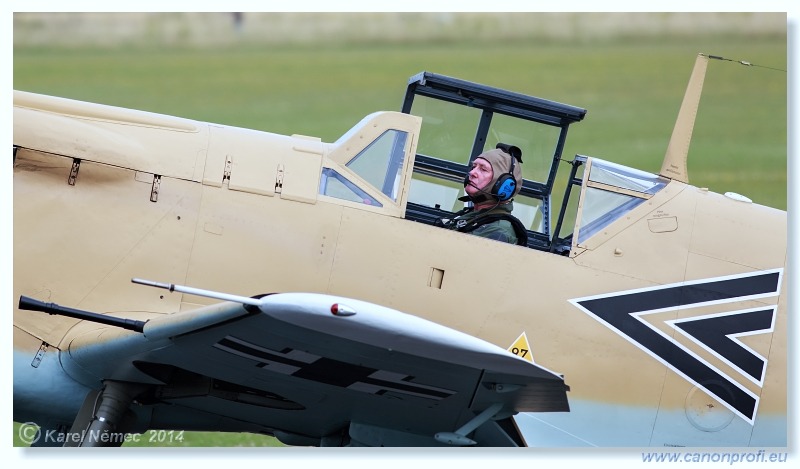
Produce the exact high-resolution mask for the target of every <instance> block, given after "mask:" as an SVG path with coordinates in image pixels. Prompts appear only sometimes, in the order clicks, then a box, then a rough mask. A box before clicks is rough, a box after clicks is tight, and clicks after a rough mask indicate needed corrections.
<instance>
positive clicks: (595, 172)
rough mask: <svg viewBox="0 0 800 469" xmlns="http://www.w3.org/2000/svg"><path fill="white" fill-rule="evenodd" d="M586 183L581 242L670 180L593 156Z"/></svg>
mask: <svg viewBox="0 0 800 469" xmlns="http://www.w3.org/2000/svg"><path fill="white" fill-rule="evenodd" d="M590 161H591V166H590V169H589V174H588V177H587V179H586V183H585V186H586V187H585V189H584V190H585V192H584V194H583V203H582V210H581V213H580V221H579V223H578V230H577V231H578V243H582V242H584V241H586V240H587V239H589V238H590V237H591V236H592V235H594V234H595V233H597V232H598V231H600V230H602V229H603V228H605V227H606V226H608V225H609V224H611V223H612V222H613V221H615V220H617V219H619V218H620V217H622V216H624V215H625V214H626V213H628V212H630V211H631V210H633V209H634V208H635V207H637V206H639V205H640V204H642V203H643V202H644V201H646V200H648V199H649V198H650V197H652V196H653V194H655V193H656V192H658V191H660V190H661V189H663V188H664V186H666V185H667V182H669V181H668V180H667V179H665V178H663V177H661V176H657V175H655V174H651V173H647V172H644V171H639V170H636V169H632V168H628V167H625V166H621V165H618V164H614V163H611V162H608V161H604V160H599V159H596V158H593V159H591V160H590Z"/></svg>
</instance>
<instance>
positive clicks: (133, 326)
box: [19, 295, 145, 332]
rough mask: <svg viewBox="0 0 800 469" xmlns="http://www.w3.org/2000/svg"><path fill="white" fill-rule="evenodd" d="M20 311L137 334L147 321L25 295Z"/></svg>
mask: <svg viewBox="0 0 800 469" xmlns="http://www.w3.org/2000/svg"><path fill="white" fill-rule="evenodd" d="M19 309H24V310H26V311H40V312H42V313H47V314H54V315H58V316H67V317H70V318H75V319H81V320H84V321H91V322H97V323H100V324H106V325H109V326H115V327H121V328H123V329H128V330H131V331H136V332H142V331H143V330H144V324H145V321H137V320H135V319H124V318H118V317H114V316H106V315H104V314H97V313H92V312H90V311H83V310H80V309H74V308H68V307H66V306H60V305H57V304H55V303H47V302H44V301H40V300H37V299H35V298H31V297H28V296H24V295H23V296H20V297H19Z"/></svg>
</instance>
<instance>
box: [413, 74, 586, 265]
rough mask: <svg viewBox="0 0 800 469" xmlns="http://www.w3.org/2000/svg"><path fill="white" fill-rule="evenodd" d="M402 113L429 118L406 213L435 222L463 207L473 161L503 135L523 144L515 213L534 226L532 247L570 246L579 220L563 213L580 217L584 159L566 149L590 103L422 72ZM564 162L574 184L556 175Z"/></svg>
mask: <svg viewBox="0 0 800 469" xmlns="http://www.w3.org/2000/svg"><path fill="white" fill-rule="evenodd" d="M402 112H404V113H408V114H413V115H416V116H419V117H422V129H421V134H420V137H419V142H418V144H417V154H416V156H415V161H414V171H413V176H412V181H411V187H410V191H409V198H408V204H407V206H406V214H405V217H406V218H407V219H411V220H415V221H418V222H423V223H428V224H434V223H435V222H436V220H438V219H440V218H446V217H448V216H450V215H452V214H453V213H454V212H457V211H458V210H460V209H461V208H463V202H461V201H459V200H458V198H459V197H460V196H462V195H464V193H463V189H464V187H463V180H464V176H465V175H466V174H467V172H468V171H469V168H470V167H471V164H472V161H473V160H474V158H475V157H476V156H478V155H479V154H481V153H482V152H484V151H485V150H488V149H491V148H494V147H495V145H496V144H497V143H500V142H502V143H506V144H510V145H515V146H517V147H519V148H520V149H522V161H523V164H522V168H523V178H524V182H523V187H522V190H521V191H520V193H519V194H518V195H517V196H516V197H515V198H514V212H513V213H514V215H515V216H516V217H517V218H519V219H520V220H521V221H522V223H523V225H524V226H525V227H526V228H527V229H528V247H531V248H534V249H540V250H545V251H551V252H557V253H560V254H566V253H568V252H569V249H570V246H571V243H572V227H571V226H570V227H569V228H567V226H566V225H567V224H565V223H564V220H565V217H569V216H571V217H572V218H573V219H574V216H575V214H574V211H575V205H576V203H577V195H574V194H572V192H574V191H575V187H578V190H579V189H580V176H581V175H582V171H583V170H584V169H583V165H584V164H583V163H584V162H585V158H576V159H575V160H573V161H565V160H562V157H561V153H562V151H563V149H564V143H565V141H566V138H567V132H568V130H569V127H570V125H571V124H573V123H576V122H579V121H581V120H582V119H583V118H584V116H585V115H586V110H585V109H581V108H578V107H574V106H570V105H566V104H562V103H558V102H555V101H549V100H546V99H541V98H536V97H532V96H527V95H523V94H519V93H514V92H510V91H506V90H502V89H498V88H493V87H489V86H485V85H481V84H477V83H472V82H468V81H464V80H460V79H455V78H451V77H447V76H443V75H438V74H434V73H430V72H422V73H419V74H417V75H415V76H413V77H411V78H410V79H409V82H408V87H407V90H406V95H405V99H404V101H403V105H402ZM559 162H563V163H569V164H571V165H572V168H571V170H570V175H569V179H568V181H569V183H566V184H565V182H564V181H563V180H562V181H560V182H559V183H557V182H556V174H557V172H558V169H559ZM576 181H577V182H578V185H577V186H576V185H575V182H576ZM557 184H560V187H563V188H564V192H561V191H559V190H557V189H556V188H557V187H559V186H557ZM554 196H556V199H557V202H558V203H557V204H554V200H553V199H554ZM570 200H572V202H571V203H570ZM554 207H558V208H559V211H558V212H555V211H554ZM570 210H571V211H572V213H571V215H570ZM588 229H589V228H587V230H588Z"/></svg>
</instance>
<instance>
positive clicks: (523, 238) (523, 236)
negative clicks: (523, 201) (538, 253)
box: [456, 213, 528, 246]
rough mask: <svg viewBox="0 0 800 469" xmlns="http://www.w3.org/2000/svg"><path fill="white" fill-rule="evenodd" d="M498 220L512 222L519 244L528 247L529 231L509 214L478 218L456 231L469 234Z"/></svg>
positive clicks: (495, 214)
mask: <svg viewBox="0 0 800 469" xmlns="http://www.w3.org/2000/svg"><path fill="white" fill-rule="evenodd" d="M498 220H508V221H509V222H511V226H513V227H514V234H516V235H517V244H518V245H520V246H527V245H528V230H526V229H525V226H523V224H522V222H521V221H519V220H518V219H517V218H516V217H515V216H513V215H509V214H507V213H494V214H488V215H484V216H482V217H478V218H477V219H475V220H473V221H471V222H469V223H467V224H466V225H464V226H462V227H460V228H456V230H458V231H460V232H462V233H469V232H470V231H473V230H476V229H478V228H479V227H481V226H483V225H485V224H487V223H492V222H495V221H498Z"/></svg>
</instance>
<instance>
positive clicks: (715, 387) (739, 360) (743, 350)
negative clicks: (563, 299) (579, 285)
mask: <svg viewBox="0 0 800 469" xmlns="http://www.w3.org/2000/svg"><path fill="white" fill-rule="evenodd" d="M782 275H783V270H782V269H776V270H769V271H760V272H755V273H748V274H741V275H733V276H726V277H717V278H710V279H704V280H699V281H693V282H682V283H676V284H671V285H664V286H660V287H653V288H644V289H637V290H629V291H623V292H614V293H610V294H605V295H597V296H591V297H585V298H576V299H573V300H570V302H571V303H572V304H574V305H575V306H577V307H578V308H580V309H581V310H583V311H584V312H586V313H587V314H589V315H591V316H593V317H595V318H596V319H597V320H598V321H600V322H602V323H603V324H605V325H606V326H607V327H608V328H610V329H611V330H613V331H614V332H616V333H617V334H619V335H621V336H622V337H624V338H625V339H626V340H628V341H629V342H631V343H632V344H634V345H636V346H637V347H638V348H640V349H641V350H643V351H645V352H646V353H648V354H649V355H651V356H652V357H653V358H655V359H656V360H658V361H660V362H661V363H663V364H664V365H666V366H668V367H669V368H671V369H672V370H673V371H675V372H676V373H678V374H679V375H681V376H683V377H684V378H685V379H687V380H688V381H690V382H691V383H693V384H694V385H695V386H697V387H699V388H701V389H703V390H705V391H706V392H707V393H708V394H710V395H711V396H713V397H714V398H716V399H717V400H719V401H720V402H722V403H723V404H724V405H726V406H727V407H728V408H729V409H731V411H733V412H735V413H736V414H738V415H739V416H740V417H742V418H743V419H745V420H746V421H748V422H749V423H750V424H753V422H754V419H755V416H756V412H757V409H758V400H759V398H758V396H757V395H755V394H754V393H752V392H751V391H749V390H748V389H747V388H745V387H744V386H742V385H741V384H740V383H739V382H737V381H736V380H735V379H733V378H731V377H729V376H728V375H727V374H725V373H724V372H723V371H721V370H720V369H719V368H717V367H715V366H713V365H711V364H709V363H708V362H707V361H706V360H704V359H703V358H701V357H700V356H698V355H697V354H695V353H694V352H692V351H691V350H689V349H687V348H686V347H685V346H683V345H682V344H680V343H679V342H677V341H676V340H674V339H673V338H671V337H669V336H667V335H666V334H664V333H663V332H662V331H660V330H659V329H657V328H655V327H653V326H652V325H650V324H649V323H648V322H647V321H645V320H644V319H642V316H644V315H647V314H652V313H657V312H663V311H668V310H672V309H677V308H681V309H687V308H690V307H699V306H708V305H713V304H724V303H732V302H738V301H743V300H753V299H758V298H767V297H771V296H776V295H778V294H779V291H780V284H781V277H782ZM776 309H777V308H776V307H772V306H765V307H763V308H755V309H748V310H741V311H731V312H726V313H723V314H716V315H708V316H702V317H695V318H688V319H680V320H673V321H669V322H668V324H669V325H670V326H672V327H674V328H675V329H676V330H678V331H679V332H680V333H681V334H684V335H685V336H687V337H690V338H691V339H692V340H693V341H694V342H695V343H697V344H699V345H700V346H701V347H703V348H705V349H706V350H708V351H709V352H711V353H712V354H714V355H715V356H716V357H718V358H720V359H721V360H723V361H724V362H726V363H728V364H729V365H730V366H732V367H733V368H734V369H736V370H737V371H739V372H740V373H742V375H743V376H745V377H746V378H747V379H748V380H750V381H752V382H754V383H756V384H758V385H759V386H761V385H762V384H763V382H764V375H765V373H766V368H767V360H766V359H765V358H764V357H761V356H760V355H758V354H757V353H755V352H754V351H753V350H751V349H750V348H748V347H746V346H744V344H742V343H741V342H739V341H738V339H737V338H738V337H742V336H745V335H754V334H762V333H767V332H771V331H772V330H773V329H774V325H775V316H776Z"/></svg>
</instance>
